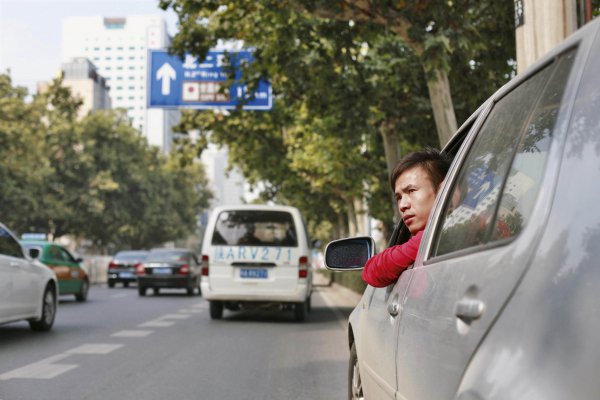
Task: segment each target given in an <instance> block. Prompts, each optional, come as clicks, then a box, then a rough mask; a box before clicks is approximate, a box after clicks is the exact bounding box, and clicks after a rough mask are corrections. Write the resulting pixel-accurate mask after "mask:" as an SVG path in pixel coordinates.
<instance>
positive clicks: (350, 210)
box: [346, 200, 358, 236]
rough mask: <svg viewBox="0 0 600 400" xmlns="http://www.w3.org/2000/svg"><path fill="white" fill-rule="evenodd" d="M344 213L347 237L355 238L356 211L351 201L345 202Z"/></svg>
mask: <svg viewBox="0 0 600 400" xmlns="http://www.w3.org/2000/svg"><path fill="white" fill-rule="evenodd" d="M346 213H347V215H348V236H356V232H357V225H358V224H357V222H356V211H355V209H354V201H353V200H350V201H347V202H346Z"/></svg>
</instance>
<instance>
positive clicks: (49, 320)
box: [29, 286, 56, 331]
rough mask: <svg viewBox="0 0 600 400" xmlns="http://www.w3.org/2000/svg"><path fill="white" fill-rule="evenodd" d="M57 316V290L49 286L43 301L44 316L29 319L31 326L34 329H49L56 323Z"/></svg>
mask: <svg viewBox="0 0 600 400" xmlns="http://www.w3.org/2000/svg"><path fill="white" fill-rule="evenodd" d="M55 316H56V292H55V291H54V289H53V288H51V287H49V286H48V287H47V288H46V291H45V292H44V297H43V303H42V317H41V318H40V319H39V320H31V321H29V326H30V327H31V329H33V330H34V331H49V330H50V328H52V324H54V317H55Z"/></svg>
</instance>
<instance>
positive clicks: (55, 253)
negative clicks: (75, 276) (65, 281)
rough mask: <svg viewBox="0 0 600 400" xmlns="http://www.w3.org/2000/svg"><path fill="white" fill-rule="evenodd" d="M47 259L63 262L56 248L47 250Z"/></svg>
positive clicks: (52, 247)
mask: <svg viewBox="0 0 600 400" xmlns="http://www.w3.org/2000/svg"><path fill="white" fill-rule="evenodd" d="M48 258H50V259H51V260H54V261H63V259H62V254H61V253H60V250H59V249H58V247H56V246H50V247H49V248H48Z"/></svg>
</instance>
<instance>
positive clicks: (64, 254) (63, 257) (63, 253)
mask: <svg viewBox="0 0 600 400" xmlns="http://www.w3.org/2000/svg"><path fill="white" fill-rule="evenodd" d="M58 251H59V253H60V259H61V260H63V261H66V262H69V263H74V262H75V259H74V258H73V256H71V254H70V253H69V252H68V251H66V250H65V249H63V248H61V247H59V248H58Z"/></svg>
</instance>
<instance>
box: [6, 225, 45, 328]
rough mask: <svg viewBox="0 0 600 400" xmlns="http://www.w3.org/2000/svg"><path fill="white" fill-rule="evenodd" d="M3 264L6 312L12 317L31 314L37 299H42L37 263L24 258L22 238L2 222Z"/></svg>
mask: <svg viewBox="0 0 600 400" xmlns="http://www.w3.org/2000/svg"><path fill="white" fill-rule="evenodd" d="M0 268H2V271H0V275H1V279H2V280H3V282H2V284H1V288H2V289H5V290H6V293H2V294H1V295H0V296H1V298H2V300H3V305H2V308H3V309H4V312H3V314H5V315H6V316H10V317H15V316H26V315H30V314H32V313H33V312H34V311H35V308H36V306H37V305H38V301H41V293H38V292H39V278H38V276H37V274H36V267H35V266H34V265H32V264H31V262H30V261H29V260H28V259H27V258H25V255H24V254H23V249H22V247H21V245H20V244H19V242H18V241H17V240H16V239H15V238H14V237H13V236H12V234H11V233H10V232H9V231H8V230H7V229H5V228H4V227H2V226H0ZM3 291H4V290H3ZM4 301H6V302H4ZM5 305H6V306H5Z"/></svg>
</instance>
